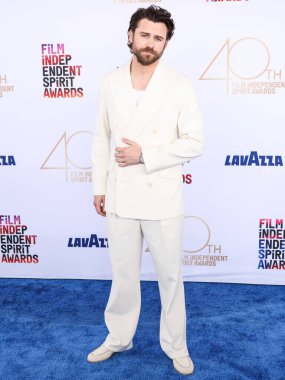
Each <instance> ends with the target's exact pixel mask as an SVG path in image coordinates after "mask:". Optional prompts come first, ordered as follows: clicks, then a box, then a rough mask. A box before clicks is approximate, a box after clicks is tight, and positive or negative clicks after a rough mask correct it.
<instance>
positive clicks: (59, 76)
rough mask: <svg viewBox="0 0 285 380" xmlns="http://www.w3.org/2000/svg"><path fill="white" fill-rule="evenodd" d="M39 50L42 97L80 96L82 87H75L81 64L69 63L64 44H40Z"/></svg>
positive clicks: (69, 59)
mask: <svg viewBox="0 0 285 380" xmlns="http://www.w3.org/2000/svg"><path fill="white" fill-rule="evenodd" d="M41 51H42V72H43V87H44V98H82V97H83V95H84V93H83V88H82V87H76V78H77V77H80V75H81V69H82V65H73V64H71V60H72V56H71V54H69V53H67V52H66V51H65V47H64V44H63V43H60V44H42V45H41Z"/></svg>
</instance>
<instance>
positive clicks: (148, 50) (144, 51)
mask: <svg viewBox="0 0 285 380" xmlns="http://www.w3.org/2000/svg"><path fill="white" fill-rule="evenodd" d="M141 52H142V53H153V54H155V51H154V50H153V49H152V48H145V49H141Z"/></svg>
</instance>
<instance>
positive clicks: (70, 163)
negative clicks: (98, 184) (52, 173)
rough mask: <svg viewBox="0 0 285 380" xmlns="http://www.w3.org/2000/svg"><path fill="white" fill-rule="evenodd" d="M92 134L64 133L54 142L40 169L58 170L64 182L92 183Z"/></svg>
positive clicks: (86, 132) (81, 132)
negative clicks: (63, 177) (63, 175)
mask: <svg viewBox="0 0 285 380" xmlns="http://www.w3.org/2000/svg"><path fill="white" fill-rule="evenodd" d="M91 137H92V132H90V131H77V132H74V133H72V134H70V135H68V134H67V132H64V133H63V134H62V136H60V137H59V139H58V140H57V141H56V142H55V144H54V146H53V147H52V149H51V151H50V152H49V153H48V156H47V157H46V159H45V160H44V162H43V164H42V166H41V169H49V170H59V171H63V172H64V174H65V180H66V182H73V183H86V182H91V181H92V176H91V173H92V172H91V166H90V154H89V152H90V151H91V141H92V138H91Z"/></svg>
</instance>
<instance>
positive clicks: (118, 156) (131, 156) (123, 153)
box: [115, 137, 142, 166]
mask: <svg viewBox="0 0 285 380" xmlns="http://www.w3.org/2000/svg"><path fill="white" fill-rule="evenodd" d="M122 141H123V142H124V143H125V144H127V145H128V146H127V147H124V148H123V147H120V146H117V147H116V149H115V160H116V162H118V164H119V166H129V165H137V164H139V163H140V160H139V159H140V155H141V153H142V149H141V147H140V146H139V144H137V143H136V142H135V141H132V140H129V139H126V138H124V137H123V138H122Z"/></svg>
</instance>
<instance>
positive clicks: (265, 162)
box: [225, 151, 283, 166]
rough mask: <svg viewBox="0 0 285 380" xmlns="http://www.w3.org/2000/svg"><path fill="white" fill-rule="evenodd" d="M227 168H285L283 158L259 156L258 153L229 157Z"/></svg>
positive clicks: (227, 158) (226, 163) (226, 162)
mask: <svg viewBox="0 0 285 380" xmlns="http://www.w3.org/2000/svg"><path fill="white" fill-rule="evenodd" d="M225 165H226V166H283V160H282V156H270V155H268V156H265V155H259V154H258V153H257V152H256V151H254V152H250V154H248V155H233V156H230V155H228V156H227V157H226V161H225Z"/></svg>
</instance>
